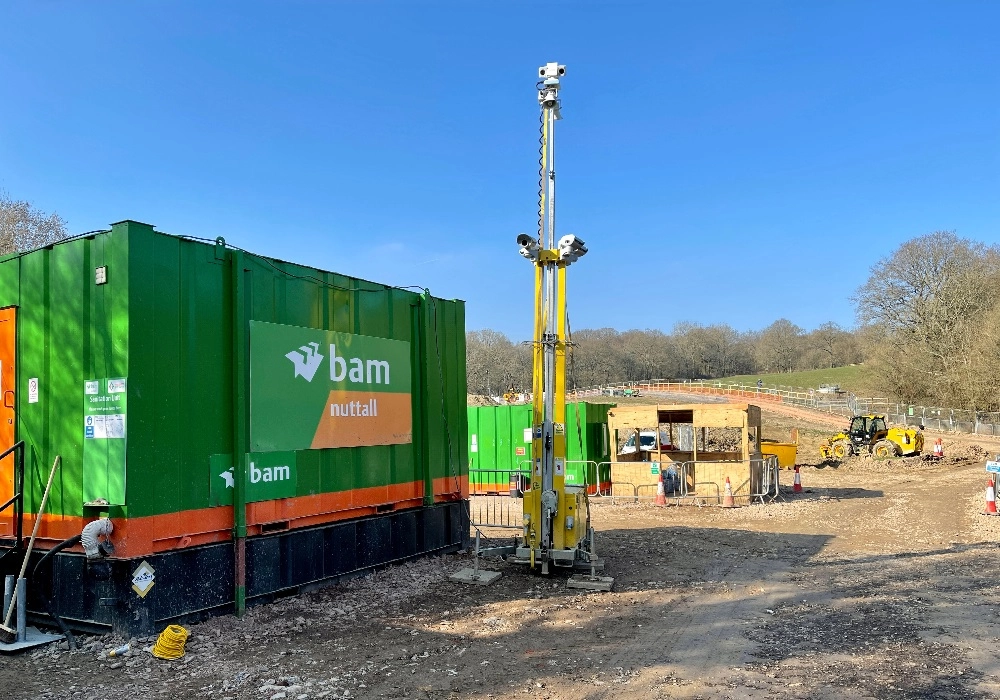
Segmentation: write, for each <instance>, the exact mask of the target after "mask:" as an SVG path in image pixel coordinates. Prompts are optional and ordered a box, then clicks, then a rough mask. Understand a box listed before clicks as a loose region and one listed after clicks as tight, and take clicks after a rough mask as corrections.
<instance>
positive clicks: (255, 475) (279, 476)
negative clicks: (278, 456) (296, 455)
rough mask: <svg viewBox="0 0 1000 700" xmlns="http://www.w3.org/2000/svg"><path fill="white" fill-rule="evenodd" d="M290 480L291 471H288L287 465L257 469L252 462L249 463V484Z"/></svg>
mask: <svg viewBox="0 0 1000 700" xmlns="http://www.w3.org/2000/svg"><path fill="white" fill-rule="evenodd" d="M291 478H292V470H291V469H289V467H288V465H284V464H283V465H279V466H276V467H264V468H263V469H261V468H259V467H258V466H257V465H256V464H254V463H253V462H250V483H251V484H257V483H260V482H261V481H288V480H289V479H291Z"/></svg>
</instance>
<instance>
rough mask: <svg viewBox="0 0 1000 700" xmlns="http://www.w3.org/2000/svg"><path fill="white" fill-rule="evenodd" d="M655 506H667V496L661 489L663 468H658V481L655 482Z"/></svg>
mask: <svg viewBox="0 0 1000 700" xmlns="http://www.w3.org/2000/svg"><path fill="white" fill-rule="evenodd" d="M656 505H658V506H665V505H667V494H666V492H665V491H664V489H663V468H662V467H661V468H660V480H659V481H658V482H656Z"/></svg>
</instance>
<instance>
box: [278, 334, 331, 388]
mask: <svg viewBox="0 0 1000 700" xmlns="http://www.w3.org/2000/svg"><path fill="white" fill-rule="evenodd" d="M285 347H288V346H287V345H286V346H285ZM299 350H301V351H302V352H299ZM299 350H292V351H291V352H290V353H288V354H287V355H285V357H287V358H288V359H289V360H291V361H292V364H294V365H295V376H296V377H303V378H304V379H305V380H306V381H307V382H311V381H312V380H313V377H315V376H316V370H318V369H319V366H320V364H322V362H323V356H322V355H320V354H319V343H309V345H303V346H302V347H301V348H299Z"/></svg>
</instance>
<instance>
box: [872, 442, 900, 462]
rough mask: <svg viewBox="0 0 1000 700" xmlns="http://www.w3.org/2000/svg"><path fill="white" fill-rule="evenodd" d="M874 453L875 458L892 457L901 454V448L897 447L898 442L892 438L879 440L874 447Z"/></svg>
mask: <svg viewBox="0 0 1000 700" xmlns="http://www.w3.org/2000/svg"><path fill="white" fill-rule="evenodd" d="M872 454H873V455H874V456H875V459H892V458H893V457H898V456H899V450H898V448H897V447H896V443H894V442H892V441H891V440H879V441H878V442H876V443H875V446H874V447H872Z"/></svg>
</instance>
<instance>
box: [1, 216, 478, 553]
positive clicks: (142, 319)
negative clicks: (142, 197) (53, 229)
mask: <svg viewBox="0 0 1000 700" xmlns="http://www.w3.org/2000/svg"><path fill="white" fill-rule="evenodd" d="M232 260H233V253H232V251H231V250H229V249H226V248H225V247H223V246H218V245H212V244H210V243H203V242H197V241H192V240H187V239H182V238H178V237H174V236H169V235H165V234H162V233H157V232H154V231H153V229H152V227H151V226H148V225H145V224H139V223H136V222H122V223H120V224H116V225H114V227H113V229H112V231H111V232H110V233H101V234H97V235H95V236H90V237H88V238H83V239H77V240H72V241H68V242H66V243H62V244H58V245H55V246H51V247H50V248H47V249H43V250H38V251H34V252H31V253H28V254H25V255H23V256H20V257H14V258H9V259H7V260H5V261H2V262H0V306H15V305H16V306H18V313H19V317H18V333H19V337H18V345H19V357H18V362H19V366H18V389H19V391H18V396H17V406H18V414H19V419H18V434H19V437H20V438H22V439H25V440H26V441H27V442H28V443H29V445H30V449H29V457H30V459H29V461H28V483H29V491H28V493H29V498H28V500H27V502H26V511H28V512H30V511H32V510H33V509H35V508H36V507H37V503H38V500H39V499H40V493H41V490H42V488H43V487H44V481H45V478H46V476H47V472H48V468H49V465H50V464H51V460H52V458H53V457H54V455H55V454H57V453H58V454H60V455H62V458H63V467H62V470H61V473H60V475H59V477H58V480H57V483H56V487H55V489H54V491H53V495H52V497H51V500H50V505H49V507H48V512H49V513H51V514H53V517H55V516H69V520H68V521H67V522H66V523H65V526H64V527H62V526H59V525H58V524H57V523H49V524H48V525H49V527H48V528H47V529H48V530H49V532H48V533H47V534H48V536H50V537H55V536H61V535H63V534H64V531H65V536H68V535H69V534H74V532H78V531H79V530H78V526H79V518H80V516H83V515H88V516H89V515H97V513H96V512H88V513H86V514H85V513H84V510H83V507H82V449H83V442H84V440H83V429H82V428H83V396H82V386H83V382H84V380H86V379H92V378H94V377H116V376H121V377H127V378H128V444H127V484H126V500H127V503H126V505H125V506H124V507H111V508H108V509H107V511H108V512H109V514H110V515H111V517H118V518H121V517H128V518H130V519H131V518H136V517H142V516H156V515H161V514H167V513H181V512H186V511H199V512H204V509H206V508H209V506H210V489H211V487H210V482H211V479H212V478H213V476H214V475H213V474H212V469H211V468H210V457H211V456H212V455H227V454H228V455H232V454H233V452H234V419H233V414H234V409H235V406H234V400H233V396H234V391H233V389H234V379H233V377H234V373H233V364H234V352H233V351H234V344H233V320H232V319H233V315H232V314H233V291H232V290H233V284H232V278H233V276H232V264H233V263H232ZM242 261H243V263H244V264H245V267H246V268H247V270H248V272H246V273H245V279H246V280H248V285H247V290H248V292H247V295H246V304H245V306H246V312H247V313H246V320H247V321H249V320H259V321H268V322H275V323H282V324H289V325H299V326H308V327H312V328H319V329H326V330H337V331H346V332H350V333H355V334H363V335H371V336H379V337H385V338H392V339H397V340H405V341H408V342H410V343H411V344H412V347H413V348H414V357H415V366H414V367H413V374H414V378H415V379H414V407H415V412H414V425H413V429H414V440H413V443H412V444H404V445H388V446H371V447H359V448H341V449H324V450H303V451H301V452H299V453H297V459H298V461H297V465H298V472H299V476H298V486H297V495H298V496H311V495H316V494H322V493H326V492H332V491H338V492H350V491H352V490H355V489H359V488H383V489H385V502H387V503H388V502H390V500H391V499H390V494H389V491H388V488H387V487H388V486H390V485H393V484H401V483H411V482H420V483H421V484H426V485H427V486H430V487H431V488H430V489H428V490H427V491H424V492H423V496H424V502H425V503H430V502H433V501H434V500H448V499H451V498H460V497H461V495H462V493H463V492H464V490H466V489H467V482H466V479H467V467H468V454H467V446H466V438H465V436H466V433H467V424H466V421H467V414H466V410H465V396H466V388H465V318H464V303H463V302H461V301H445V300H441V299H436V298H434V297H431V296H429V295H424V294H419V293H414V292H411V291H407V290H400V289H394V288H388V287H384V286H382V285H378V284H374V283H371V282H365V281H362V280H358V279H354V278H350V277H345V276H342V275H336V274H333V273H327V272H321V271H318V270H315V269H313V268H308V267H304V266H301V265H294V264H291V263H284V262H277V261H269V260H266V259H264V258H261V257H258V256H253V255H244V256H242ZM100 265H106V266H107V270H108V283H107V284H104V285H95V283H94V269H95V267H97V266H100ZM308 278H314V279H308ZM30 377H38V378H39V380H40V392H39V400H38V402H37V403H31V404H29V403H28V401H27V395H28V392H27V389H26V386H27V381H28V378H30ZM343 503H345V504H346V506H348V507H349V505H350V502H349V500H348V501H343ZM213 510H218V509H213ZM229 510H230V511H231V508H229ZM261 512H263V511H261ZM276 517H280V513H278V514H277V516H276ZM228 521H229V523H230V526H231V522H232V516H231V515H230V516H229V518H228ZM209 527H215V526H214V525H209ZM195 529H197V528H195Z"/></svg>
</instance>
